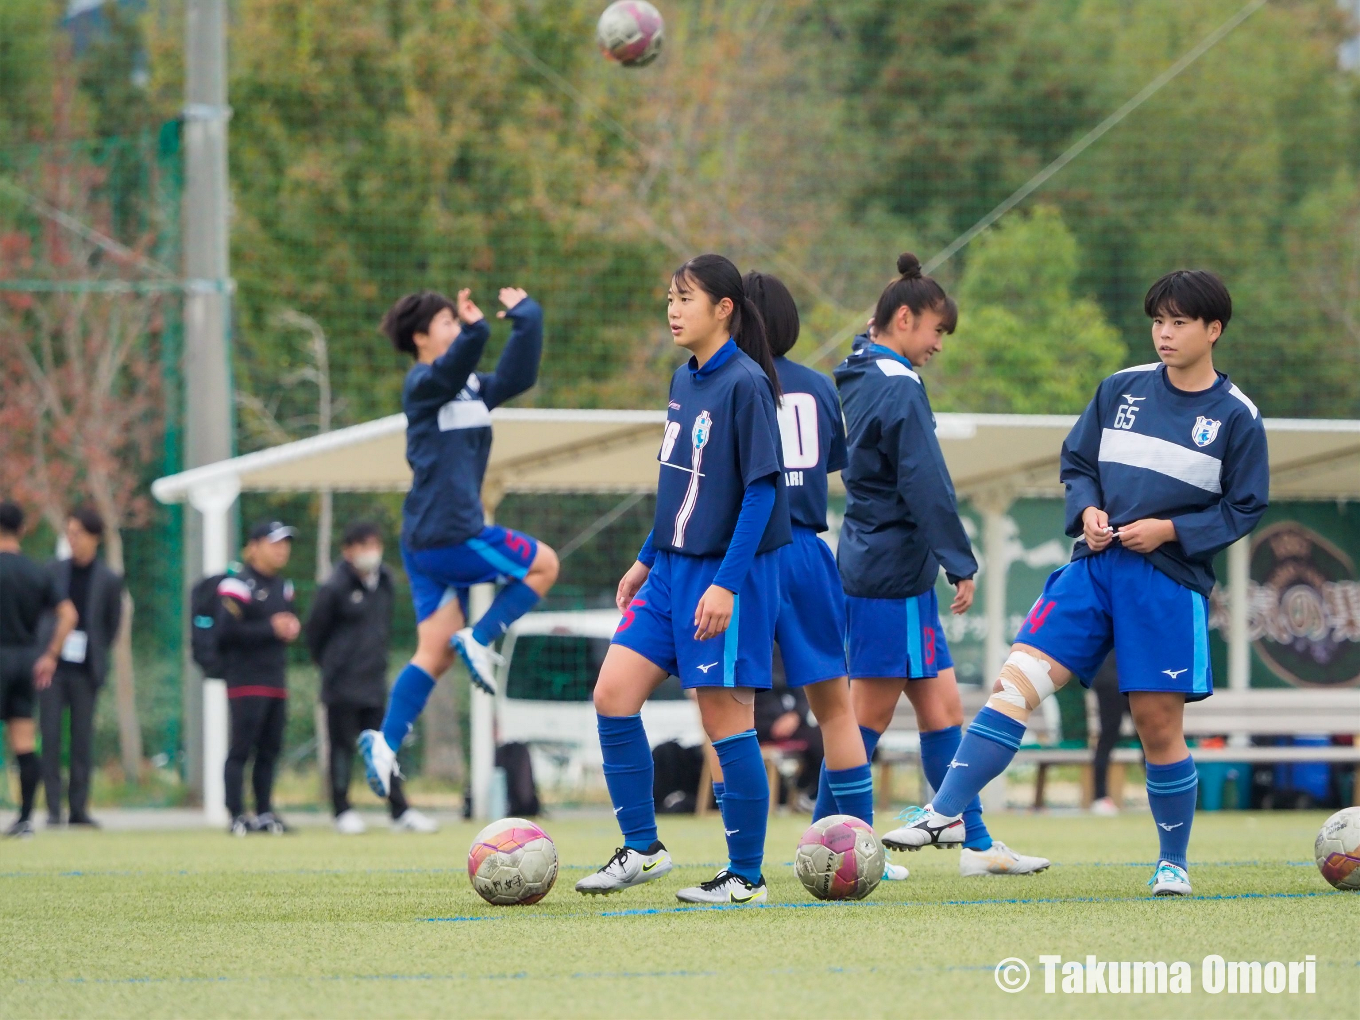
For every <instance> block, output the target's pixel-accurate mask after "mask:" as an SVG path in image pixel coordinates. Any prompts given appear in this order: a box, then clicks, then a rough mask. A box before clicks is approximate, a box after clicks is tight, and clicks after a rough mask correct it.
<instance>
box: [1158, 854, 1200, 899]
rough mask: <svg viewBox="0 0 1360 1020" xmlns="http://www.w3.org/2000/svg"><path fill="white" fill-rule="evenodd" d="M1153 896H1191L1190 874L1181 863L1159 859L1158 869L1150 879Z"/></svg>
mask: <svg viewBox="0 0 1360 1020" xmlns="http://www.w3.org/2000/svg"><path fill="white" fill-rule="evenodd" d="M1148 885H1150V886H1152V895H1153V896H1189V895H1190V876H1189V875H1188V874H1187V873H1186V870H1185V869H1184V868H1182V867H1181V866H1180V865H1179V864H1172V863H1171V862H1170V861H1158V862H1157V870H1156V871H1155V872H1153V875H1152V877H1151V878H1150V879H1148Z"/></svg>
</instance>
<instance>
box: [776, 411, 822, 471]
mask: <svg viewBox="0 0 1360 1020" xmlns="http://www.w3.org/2000/svg"><path fill="white" fill-rule="evenodd" d="M817 439H818V437H817V398H816V397H814V396H813V395H812V394H811V393H785V394H784V401H783V403H781V404H780V405H779V442H780V444H781V445H782V446H783V447H784V467H785V468H786V469H788V470H791V471H796V470H802V469H805V468H815V467H816V466H817V461H818V459H819V458H820V457H821V454H822V448H821V444H820V443H818V441H817Z"/></svg>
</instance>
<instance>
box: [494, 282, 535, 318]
mask: <svg viewBox="0 0 1360 1020" xmlns="http://www.w3.org/2000/svg"><path fill="white" fill-rule="evenodd" d="M499 296H500V299H501V304H503V305H505V311H501V312H497V313H496V318H498V319H504V318H505V312H508V311H510V309H512V308H514V307H515V305H517V304H519V303H520V302H521V301H523V300H524V299H525V298H527V297H528V296H529V292H528V291H527V290H525V289H524V288H523V287H502V288H501V292H500V295H499Z"/></svg>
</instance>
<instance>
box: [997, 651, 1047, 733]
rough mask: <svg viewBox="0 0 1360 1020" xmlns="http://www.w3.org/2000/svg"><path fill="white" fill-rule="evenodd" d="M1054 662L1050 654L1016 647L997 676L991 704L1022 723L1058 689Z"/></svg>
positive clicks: (998, 710) (1003, 713)
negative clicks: (1045, 654) (1040, 653)
mask: <svg viewBox="0 0 1360 1020" xmlns="http://www.w3.org/2000/svg"><path fill="white" fill-rule="evenodd" d="M1053 668H1054V663H1052V662H1050V661H1049V660H1048V658H1047V657H1044V656H1040V655H1036V654H1034V653H1033V652H1030V651H1027V650H1026V649H1024V648H1022V647H1019V646H1016V647H1014V648H1012V649H1011V654H1010V655H1009V656H1007V657H1006V662H1005V664H1004V665H1003V666H1002V667H1001V675H1000V676H998V677H997V678H996V685H995V686H994V687H993V688H992V696H991V697H990V698H988V699H987V705H988V707H990V708H992V709H993V710H995V711H997V712H1000V713H1001V714H1002V715H1008V716H1010V717H1011V718H1012V719H1018V720H1020V721H1021V722H1023V721H1024V720H1026V719H1028V718H1029V714H1030V713H1031V712H1033V711H1034V710H1035V709H1036V708H1038V707H1039V703H1040V702H1042V701H1043V700H1044V698H1047V697H1048V696H1049V695H1050V694H1052V693H1053V692H1054V691H1055V690H1057V684H1056V683H1055V681H1054V678H1053V675H1052V673H1053Z"/></svg>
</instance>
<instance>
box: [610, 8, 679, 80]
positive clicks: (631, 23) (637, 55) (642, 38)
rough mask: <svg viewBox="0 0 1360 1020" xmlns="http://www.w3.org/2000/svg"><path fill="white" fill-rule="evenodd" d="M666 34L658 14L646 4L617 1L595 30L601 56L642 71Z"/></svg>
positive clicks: (650, 60) (658, 50) (653, 57)
mask: <svg viewBox="0 0 1360 1020" xmlns="http://www.w3.org/2000/svg"><path fill="white" fill-rule="evenodd" d="M665 34H666V26H665V23H664V22H663V21H662V20H661V12H659V11H658V10H657V9H656V8H655V7H653V6H652V5H651V4H649V3H647V0H617V2H616V3H612V4H610V5H609V6H608V7H606V8H605V9H604V13H603V14H601V15H600V23H599V25H598V26H596V28H595V40H596V42H598V43H599V44H600V49H601V50H602V51H603V52H604V55H605V56H606V57H608V58H609V59H610V60H617V61H618V62H619V63H620V64H622V65H623V66H624V67H643V66H645V65H646V64H650V63H651V62H652V61H653V60H655V59H656V58H657V56H658V55H659V54H660V53H661V43H662V42H663V40H664V37H665Z"/></svg>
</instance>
